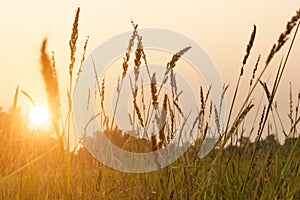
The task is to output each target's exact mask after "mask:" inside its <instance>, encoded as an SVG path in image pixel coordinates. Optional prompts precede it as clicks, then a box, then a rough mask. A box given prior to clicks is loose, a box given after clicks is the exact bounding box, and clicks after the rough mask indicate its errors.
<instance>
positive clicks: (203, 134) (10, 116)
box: [0, 8, 300, 199]
mask: <svg viewBox="0 0 300 200" xmlns="http://www.w3.org/2000/svg"><path fill="white" fill-rule="evenodd" d="M79 14H80V9H79V8H78V9H77V11H76V15H75V19H74V23H73V28H72V34H71V39H70V41H69V47H70V65H69V66H68V69H69V83H70V84H69V85H68V94H67V95H66V99H67V102H68V110H67V111H66V112H62V111H61V103H60V102H61V98H63V97H61V96H60V95H59V80H57V74H56V65H55V56H54V53H53V54H52V55H51V56H50V55H49V54H48V51H47V39H45V40H43V41H42V44H41V49H40V65H41V75H42V77H43V80H44V84H45V90H46V93H47V100H48V105H49V109H50V111H51V125H52V126H51V130H49V131H46V130H44V129H38V128H34V127H32V126H30V125H29V123H30V122H29V119H28V116H27V115H26V114H24V113H22V112H21V108H20V107H19V106H18V101H19V96H20V95H25V96H26V97H27V98H29V99H31V100H32V99H33V98H32V97H30V95H29V94H28V93H27V92H25V91H22V90H20V89H19V87H17V89H16V92H15V96H14V99H13V103H12V106H11V107H10V108H9V109H8V110H4V109H2V108H0V197H1V199H300V159H299V158H300V139H299V138H300V137H299V135H298V134H299V133H298V128H297V127H299V126H298V124H299V121H300V116H299V102H300V92H299V93H298V94H293V92H292V89H290V93H289V96H287V98H289V99H290V104H289V107H290V109H289V115H288V117H289V120H290V123H289V124H283V123H282V119H281V118H282V116H281V115H280V114H279V113H278V108H277V104H276V92H277V90H278V86H279V84H280V83H281V79H282V76H283V72H284V70H285V68H286V67H288V62H287V61H288V59H289V56H290V54H291V53H292V48H293V45H294V41H295V38H296V36H297V33H298V28H299V18H300V10H298V11H297V12H296V14H295V15H294V16H293V17H292V18H291V20H290V21H289V22H288V23H287V25H286V27H285V29H284V31H283V32H282V33H281V34H280V36H279V38H278V41H277V42H276V43H275V44H274V45H273V47H272V48H271V51H270V53H269V55H268V57H267V58H266V59H265V62H263V61H262V60H263V58H262V57H261V56H258V58H257V62H256V63H255V65H254V66H253V74H252V77H251V80H249V91H248V92H247V95H246V97H245V98H244V96H245V94H243V95H244V96H242V97H239V94H240V93H239V89H240V83H241V79H242V78H244V68H245V66H246V65H247V61H248V58H249V57H250V56H251V50H252V47H253V45H255V37H256V31H257V27H256V26H255V25H254V27H253V31H252V34H251V36H250V40H249V43H248V45H247V47H246V54H245V56H244V58H243V60H242V62H241V68H240V73H238V77H237V84H236V85H235V87H231V86H230V87H229V86H225V85H224V88H223V94H222V97H220V98H221V102H222V100H223V98H224V97H225V95H226V91H227V90H229V89H231V90H233V91H234V93H233V96H232V97H231V98H232V99H231V101H230V107H229V112H228V114H227V115H228V116H227V117H226V122H225V124H224V125H222V124H220V119H219V116H221V113H220V112H222V111H221V110H220V108H221V106H220V108H218V107H217V106H213V104H212V102H211V100H210V97H209V96H210V94H209V92H210V89H208V90H207V91H206V92H204V89H202V88H201V89H200V102H199V105H200V106H199V115H198V117H197V118H196V119H195V123H194V126H193V128H197V129H198V133H199V137H198V138H197V140H196V142H195V143H194V144H193V145H192V146H191V147H190V148H189V149H188V150H187V151H186V152H185V153H184V155H183V156H181V157H180V158H179V159H178V160H176V161H175V162H174V163H172V164H171V165H169V166H167V167H164V168H162V169H159V170H157V171H153V172H149V173H136V174H135V173H125V172H120V171H118V170H115V169H111V168H109V167H106V166H105V165H103V164H101V163H100V162H98V161H97V160H96V159H94V158H93V157H92V155H91V154H90V153H89V152H88V151H87V150H86V149H85V148H84V147H83V146H84V144H87V143H89V144H90V143H93V142H95V141H97V140H96V137H97V134H99V133H97V132H95V134H94V136H85V137H84V138H81V139H80V140H78V144H76V147H75V148H74V149H71V145H70V137H71V135H72V134H74V131H73V128H72V127H73V125H72V123H73V108H72V102H73V93H74V91H75V90H76V86H77V83H78V79H79V77H80V73H81V71H82V70H84V69H82V66H83V62H84V60H85V52H86V50H87V47H88V37H87V39H86V42H85V45H84V49H83V56H82V57H81V58H80V59H79V60H76V59H75V55H76V54H75V53H76V50H77V49H76V46H77V39H78V34H79V32H78V30H79V29H78V26H79ZM132 25H133V32H132V37H131V38H129V44H128V48H127V49H126V53H125V55H124V58H123V63H121V67H120V77H119V79H118V85H117V88H118V89H117V91H118V95H120V93H121V92H120V91H121V90H122V86H123V84H125V82H124V80H125V79H124V78H125V77H126V76H128V74H127V72H128V69H129V68H130V67H132V68H133V70H134V77H130V87H131V91H132V99H133V101H132V104H133V112H132V113H131V120H132V124H136V125H132V126H133V127H132V133H136V132H141V133H142V134H148V132H147V129H146V128H145V127H147V126H149V124H150V123H152V122H151V121H150V119H151V117H150V115H152V114H154V115H155V119H156V122H155V123H156V125H157V127H159V131H158V133H157V134H156V135H154V136H151V137H150V138H149V139H144V138H135V137H133V136H131V135H129V134H128V133H124V132H122V131H120V130H119V129H118V127H117V126H116V125H115V123H114V117H115V114H116V113H115V112H116V109H115V110H114V112H113V116H108V115H107V113H106V110H105V106H104V105H105V104H104V101H105V100H106V98H105V89H106V87H105V84H106V80H105V78H103V79H100V77H98V74H97V70H96V66H94V69H95V77H96V82H97V94H95V98H99V99H100V101H99V102H100V105H99V107H100V110H101V112H100V113H99V114H97V115H96V116H93V117H91V119H90V121H91V120H95V119H96V118H99V119H100V122H101V124H102V125H103V127H104V129H105V131H104V134H105V135H106V136H107V137H108V138H109V139H110V140H111V141H112V142H113V143H114V144H115V145H117V146H119V147H120V148H123V149H124V150H126V151H131V152H135V153H145V152H151V151H157V150H159V149H162V148H165V146H167V145H169V144H170V142H171V141H172V139H173V138H174V135H175V134H180V131H178V130H181V127H179V124H180V123H179V120H178V118H179V117H182V115H183V112H182V108H181V106H180V95H184V91H183V92H182V91H177V90H178V89H177V86H176V84H177V83H176V72H175V71H176V70H174V69H176V64H177V61H178V60H179V59H180V58H181V56H184V54H185V53H188V51H189V50H190V48H191V47H183V49H182V50H180V51H179V52H178V53H176V54H174V55H173V56H172V57H171V58H170V61H169V62H168V63H166V69H165V74H164V79H163V80H162V84H157V80H156V74H155V73H151V69H150V67H149V66H148V61H147V57H146V52H144V48H143V43H142V37H141V36H140V35H139V33H138V25H137V24H134V23H133V22H132ZM292 34H293V35H292ZM291 35H292V36H291ZM289 37H291V39H290V40H289ZM135 41H137V44H136V49H134V48H135ZM288 42H289V44H287V43H288ZM284 45H289V48H288V52H287V53H286V56H285V57H284V58H283V59H282V60H281V62H280V63H278V67H277V69H276V70H274V71H276V76H275V78H274V82H273V84H271V83H266V82H265V81H264V76H263V75H264V74H265V72H266V70H267V69H268V68H269V66H270V63H271V62H272V59H273V58H274V57H275V56H276V54H277V52H279V51H280V50H281V49H282V47H283V46H284ZM132 52H133V53H132ZM130 59H133V65H134V66H130V64H131V63H130V62H129V61H130ZM75 61H78V62H75ZM77 63H78V68H76V64H77ZM142 63H143V64H142ZM142 65H143V66H144V67H146V69H147V76H148V77H147V78H149V80H150V81H151V85H150V86H149V87H150V88H148V91H150V94H149V98H147V96H145V94H144V93H145V92H146V91H147V90H146V88H145V90H144V87H146V86H144V85H143V84H141V86H139V85H138V84H139V83H143V80H142V79H141V77H140V67H141V66H142ZM248 65H249V64H248ZM247 67H251V66H247ZM75 69H77V70H78V72H77V73H74V70H75ZM164 84H170V86H171V91H170V92H169V93H167V92H165V91H164V90H163V86H164ZM199 87H200V86H199ZM291 88H292V87H291ZM262 89H263V90H262ZM299 89H300V88H299ZM255 91H263V95H264V96H265V100H266V101H261V103H260V104H257V105H256V104H254V102H253V100H252V99H253V93H254V92H255ZM91 96H92V95H91ZM294 97H296V98H297V101H296V102H293V98H294ZM237 98H240V99H242V98H244V101H243V102H242V104H239V105H238V104H237V103H236V101H237ZM227 99H230V97H227ZM264 102H265V103H264ZM118 104H119V102H118V98H117V101H116V104H115V108H116V107H117V105H118ZM158 105H160V106H161V107H159V106H158ZM236 106H240V107H239V108H238V109H235V108H236ZM150 107H153V108H154V109H150ZM233 110H238V112H236V113H235V112H233ZM250 112H256V118H258V119H260V120H258V121H256V122H255V123H253V125H252V126H248V124H250V123H249V122H252V121H253V119H252V118H250V117H248V115H249V113H250ZM62 113H66V116H62ZM126 117H127V116H126ZM275 118H276V120H275ZM210 120H213V121H214V123H215V124H216V127H217V129H218V132H219V133H220V137H219V138H218V140H217V142H216V144H215V145H214V148H213V149H212V150H211V151H210V152H209V153H208V155H207V156H205V157H203V158H200V157H199V150H200V149H201V148H203V141H204V140H205V139H209V138H208V136H207V135H208V133H209V131H210V127H209V124H210V123H209V122H210ZM247 120H248V121H247ZM90 121H88V122H87V126H88V124H89V122H90ZM278 121H279V122H280V124H278ZM281 123H282V124H281ZM246 124H247V125H246ZM273 127H276V128H273ZM83 135H84V134H83ZM263 135H265V136H266V137H265V139H263V137H262V136H263ZM278 135H284V137H285V140H284V142H281V143H280V142H279V141H278ZM250 138H255V139H254V140H251V139H250ZM98 145H101V144H98Z"/></svg>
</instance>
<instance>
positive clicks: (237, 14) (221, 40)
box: [0, 0, 300, 115]
mask: <svg viewBox="0 0 300 200" xmlns="http://www.w3.org/2000/svg"><path fill="white" fill-rule="evenodd" d="M77 6H80V7H81V13H80V20H79V40H78V41H79V46H78V51H77V53H78V56H77V58H78V59H79V58H81V53H82V46H83V44H84V41H85V38H86V36H87V35H89V36H90V42H89V45H88V50H87V55H88V54H89V53H91V52H92V50H93V49H94V48H96V47H97V46H98V45H99V44H101V43H102V42H104V41H105V40H106V39H108V38H110V37H112V36H114V35H116V34H119V33H122V32H125V31H128V30H131V24H130V20H131V19H134V21H135V22H136V23H138V24H139V27H141V28H148V27H151V28H165V29H170V30H174V31H176V32H179V33H182V34H184V35H186V36H188V37H190V38H191V39H193V40H194V41H196V42H197V43H198V44H200V45H201V46H202V47H203V48H204V49H205V50H206V51H207V53H208V55H209V56H210V57H211V58H212V60H213V61H214V62H215V64H216V66H217V68H218V69H219V71H220V74H221V76H222V78H223V80H224V82H225V83H227V84H230V85H231V86H232V87H231V90H230V92H229V93H228V94H229V95H230V94H231V92H232V88H233V85H235V82H236V79H237V77H238V74H239V68H240V66H241V62H242V59H243V56H244V54H245V49H246V45H247V43H248V40H249V37H250V34H251V31H252V28H253V24H256V25H257V37H256V41H255V44H254V48H253V50H252V53H251V56H250V59H249V61H248V65H247V66H246V74H248V75H246V76H245V79H244V80H245V82H244V84H245V85H247V83H248V82H249V77H250V75H251V74H252V69H253V65H254V63H255V60H256V58H257V56H258V54H261V55H262V61H264V60H265V59H266V56H267V54H268V53H269V51H270V48H271V46H272V45H273V43H275V42H276V41H277V39H278V36H279V34H280V33H281V32H282V31H283V30H284V29H285V25H286V22H287V21H288V20H289V19H290V17H291V16H292V15H294V14H295V11H296V10H297V9H299V8H300V2H299V1H295V0H289V1H283V0H281V1H279V0H264V1H261V0H252V1H246V0H240V1H234V0H224V1H203V0H198V1H197V0H193V1H192V0H186V1H176V0H172V1H170V0H164V1H156V0H155V1H141V0H139V1H137V0H131V1H121V0H112V1H99V0H85V1H83V0H82V1H59V0H52V1H33V0H27V1H18V2H15V1H5V2H4V1H2V4H1V7H0V27H1V29H0V30H1V31H0V47H1V48H0V55H1V59H0V94H1V98H0V106H2V107H5V108H7V107H8V106H9V105H11V103H12V100H13V95H14V91H15V88H16V86H17V85H19V86H20V88H21V89H23V90H25V91H26V92H28V93H29V94H30V95H31V96H32V97H33V98H34V99H35V100H36V101H37V102H38V103H39V104H44V105H45V104H46V101H45V99H46V98H45V93H44V85H43V82H42V78H41V76H40V73H39V48H40V45H41V41H42V39H43V38H44V37H48V39H49V43H48V44H49V46H48V49H49V52H50V51H52V50H53V51H55V54H56V63H57V67H58V69H57V71H58V74H59V81H60V87H61V92H62V93H63V95H64V96H66V95H65V94H66V91H65V89H66V88H67V80H68V79H67V75H68V63H69V46H68V41H69V38H70V34H71V29H72V23H73V18H74V14H75V10H76V8H77ZM288 44H289V43H288ZM285 53H286V48H284V49H283V50H282V51H280V52H279V54H278V55H277V56H276V58H275V59H274V60H273V62H272V64H271V65H272V66H270V70H269V73H268V74H273V76H274V74H275V71H274V70H272V68H273V69H275V67H276V66H277V64H278V60H279V59H280V58H281V56H283V55H284V54H285ZM299 53H300V36H298V37H297V39H296V43H295V48H294V49H293V52H292V55H291V58H290V61H289V64H288V66H287V70H286V73H285V74H284V78H283V82H282V84H281V87H280V88H279V89H280V91H279V93H278V95H279V97H278V98H279V99H280V100H281V102H282V108H283V114H284V115H285V114H286V113H287V111H288V110H287V109H288V91H287V90H286V89H285V87H288V85H289V84H288V82H289V81H292V83H293V89H294V95H295V97H296V93H298V91H299V89H300V79H299V72H300V66H299V61H300V60H299V56H297V55H300V54H299ZM261 67H262V66H261ZM265 77H267V76H265ZM20 101H21V102H22V105H28V101H27V100H26V99H25V98H23V99H22V98H21V99H20ZM285 109H286V110H285Z"/></svg>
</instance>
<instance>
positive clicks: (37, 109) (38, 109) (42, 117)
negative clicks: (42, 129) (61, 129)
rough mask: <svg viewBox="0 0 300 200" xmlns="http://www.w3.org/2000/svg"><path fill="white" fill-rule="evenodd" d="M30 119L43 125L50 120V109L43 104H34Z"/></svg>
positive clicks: (37, 124) (36, 123) (33, 122)
mask: <svg viewBox="0 0 300 200" xmlns="http://www.w3.org/2000/svg"><path fill="white" fill-rule="evenodd" d="M29 119H30V122H31V123H32V124H33V125H36V126H40V125H43V124H45V123H46V122H47V121H48V120H49V111H48V109H47V108H45V107H43V106H34V107H33V108H32V109H31V110H30V113H29Z"/></svg>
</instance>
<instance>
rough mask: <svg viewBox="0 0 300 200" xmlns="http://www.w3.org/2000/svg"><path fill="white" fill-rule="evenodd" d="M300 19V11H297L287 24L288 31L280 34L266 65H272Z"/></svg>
mask: <svg viewBox="0 0 300 200" xmlns="http://www.w3.org/2000/svg"><path fill="white" fill-rule="evenodd" d="M299 18H300V9H299V10H297V11H296V14H295V15H294V16H293V17H292V18H291V20H290V21H289V22H288V23H287V25H286V29H285V31H284V32H283V33H281V34H280V36H279V38H278V41H277V44H274V45H273V47H272V49H271V51H270V53H269V56H268V57H267V60H266V65H268V64H269V63H270V61H271V60H272V58H273V57H274V55H275V54H276V53H277V52H278V51H279V50H280V49H281V47H282V46H283V45H284V44H285V42H286V41H287V40H288V39H289V38H288V36H289V35H290V33H291V32H292V30H293V28H294V27H295V26H296V24H297V21H298V20H299Z"/></svg>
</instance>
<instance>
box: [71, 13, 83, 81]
mask: <svg viewBox="0 0 300 200" xmlns="http://www.w3.org/2000/svg"><path fill="white" fill-rule="evenodd" d="M79 13H80V8H77V11H76V15H75V19H74V22H73V29H72V34H71V39H70V41H69V46H70V51H71V55H70V61H71V62H70V66H69V75H70V77H71V76H72V73H73V68H74V63H75V52H76V42H77V39H78V20H79Z"/></svg>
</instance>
